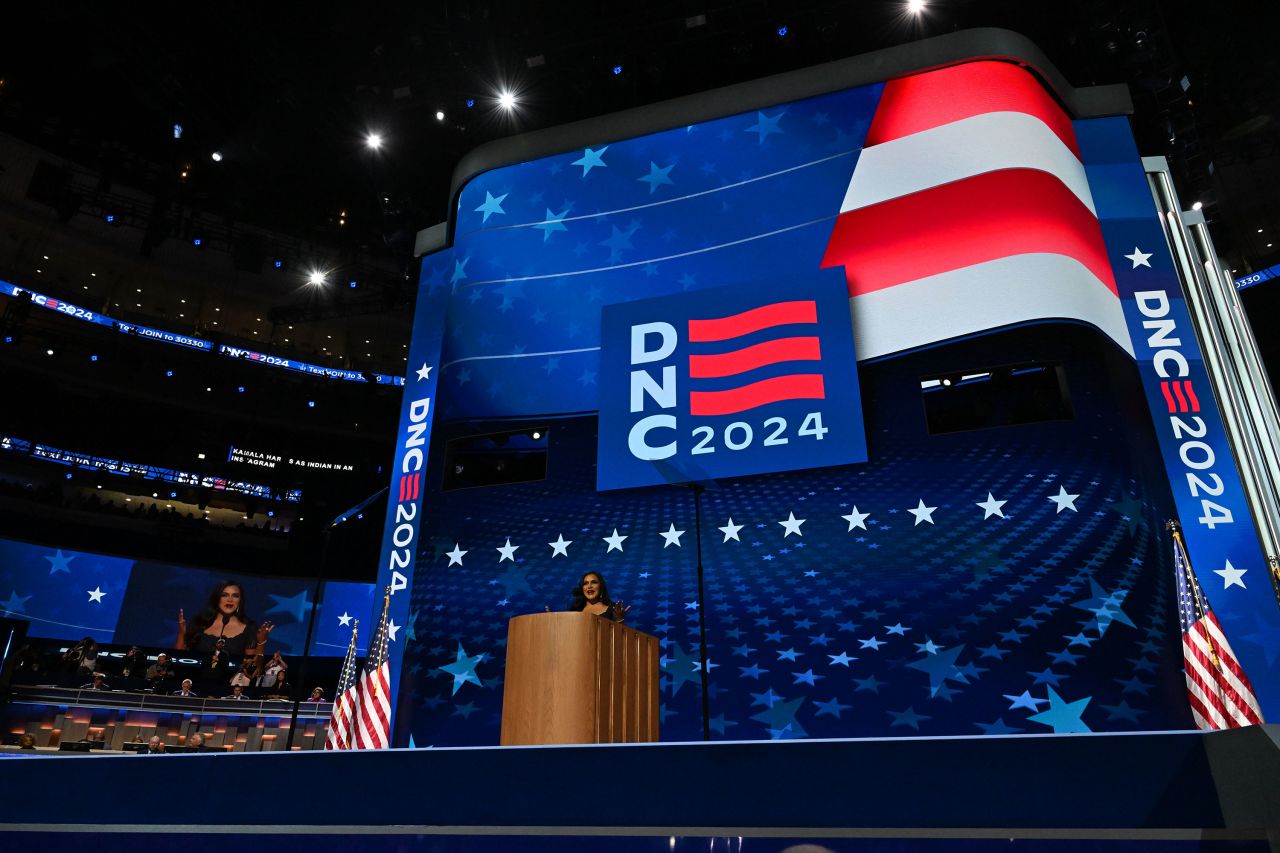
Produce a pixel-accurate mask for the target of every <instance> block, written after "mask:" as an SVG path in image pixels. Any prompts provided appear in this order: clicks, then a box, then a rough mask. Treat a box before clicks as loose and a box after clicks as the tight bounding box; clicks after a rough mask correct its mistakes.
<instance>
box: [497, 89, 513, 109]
mask: <svg viewBox="0 0 1280 853" xmlns="http://www.w3.org/2000/svg"><path fill="white" fill-rule="evenodd" d="M498 106H500V107H502V108H503V109H504V110H514V109H515V108H516V96H515V95H513V94H511V93H510V92H499V93H498Z"/></svg>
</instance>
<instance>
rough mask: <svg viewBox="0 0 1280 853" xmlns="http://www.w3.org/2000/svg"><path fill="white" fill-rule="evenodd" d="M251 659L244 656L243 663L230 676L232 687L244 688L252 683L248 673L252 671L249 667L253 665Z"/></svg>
mask: <svg viewBox="0 0 1280 853" xmlns="http://www.w3.org/2000/svg"><path fill="white" fill-rule="evenodd" d="M252 660H253V659H252V658H245V661H244V663H243V664H241V665H240V668H239V669H237V670H236V674H235V675H233V676H231V686H232V687H240V688H245V687H248V686H249V685H250V684H252V683H253V678H252V677H251V675H250V673H251V672H252V669H251V667H252V666H253V662H252Z"/></svg>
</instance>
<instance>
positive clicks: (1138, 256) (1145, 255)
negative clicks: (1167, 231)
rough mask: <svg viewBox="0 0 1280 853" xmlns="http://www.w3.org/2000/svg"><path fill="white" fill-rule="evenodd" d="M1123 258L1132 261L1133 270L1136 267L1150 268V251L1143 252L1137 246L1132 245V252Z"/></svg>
mask: <svg viewBox="0 0 1280 853" xmlns="http://www.w3.org/2000/svg"><path fill="white" fill-rule="evenodd" d="M1125 258H1127V259H1128V260H1131V261H1133V269H1135V270H1136V269H1137V268H1138V267H1146V268H1147V269H1151V252H1144V251H1142V250H1141V249H1139V248H1138V247H1137V246H1134V247H1133V254H1132V255H1125Z"/></svg>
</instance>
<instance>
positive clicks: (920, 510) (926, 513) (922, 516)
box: [907, 498, 937, 527]
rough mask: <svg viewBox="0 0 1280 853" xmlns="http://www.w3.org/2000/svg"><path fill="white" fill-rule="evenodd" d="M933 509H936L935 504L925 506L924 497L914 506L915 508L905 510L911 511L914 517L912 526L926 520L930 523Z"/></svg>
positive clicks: (931, 522)
mask: <svg viewBox="0 0 1280 853" xmlns="http://www.w3.org/2000/svg"><path fill="white" fill-rule="evenodd" d="M935 509H937V507H936V506H925V505H924V498H921V499H920V503H919V504H918V505H917V506H916V508H915V509H909V510H907V512H909V513H911V514H912V515H914V516H915V517H916V524H913V525H912V527H915V526H916V525H918V524H920V523H921V522H924V521H927V522H929V523H930V524H933V511H934V510H935Z"/></svg>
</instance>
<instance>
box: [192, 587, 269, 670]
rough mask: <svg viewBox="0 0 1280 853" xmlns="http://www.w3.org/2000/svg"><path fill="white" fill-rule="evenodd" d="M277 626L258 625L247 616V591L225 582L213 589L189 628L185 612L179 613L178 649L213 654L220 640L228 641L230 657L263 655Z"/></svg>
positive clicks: (226, 649)
mask: <svg viewBox="0 0 1280 853" xmlns="http://www.w3.org/2000/svg"><path fill="white" fill-rule="evenodd" d="M274 627H275V626H274V625H272V624H271V623H270V622H263V623H262V624H261V625H258V624H257V623H256V622H254V621H253V620H252V619H250V618H249V617H248V616H247V615H246V614H245V606H244V590H243V589H241V587H240V584H238V583H236V582H235V581H225V582H223V583H221V584H218V586H216V587H214V588H213V591H212V592H211V593H210V594H209V600H208V601H206V602H205V607H204V609H203V610H201V611H200V613H199V614H198V615H197V616H196V618H195V619H193V620H192V622H191V625H190V626H189V627H188V625H187V618H186V616H185V615H184V614H183V611H182V610H179V611H178V639H177V642H176V645H175V648H178V649H183V650H187V649H190V650H192V651H197V652H202V653H205V654H208V653H211V652H213V651H214V650H215V648H217V644H218V640H225V641H226V642H225V643H224V644H223V647H222V648H223V650H224V651H225V652H226V654H229V655H246V654H254V655H260V654H262V653H263V651H264V649H265V647H266V645H267V636H268V635H270V633H271V631H272V629H273V628H274Z"/></svg>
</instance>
